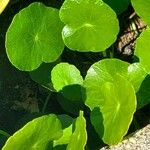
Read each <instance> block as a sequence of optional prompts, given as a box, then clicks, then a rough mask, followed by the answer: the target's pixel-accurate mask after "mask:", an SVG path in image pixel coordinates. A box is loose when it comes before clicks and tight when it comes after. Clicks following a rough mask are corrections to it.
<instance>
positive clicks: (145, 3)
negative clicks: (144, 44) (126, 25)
mask: <svg viewBox="0 0 150 150" xmlns="http://www.w3.org/2000/svg"><path fill="white" fill-rule="evenodd" d="M131 2H132V6H133V8H134V9H135V12H136V13H137V14H138V15H139V16H140V17H141V18H142V19H143V20H144V21H145V22H146V23H147V24H148V25H149V26H150V13H149V4H150V0H131Z"/></svg>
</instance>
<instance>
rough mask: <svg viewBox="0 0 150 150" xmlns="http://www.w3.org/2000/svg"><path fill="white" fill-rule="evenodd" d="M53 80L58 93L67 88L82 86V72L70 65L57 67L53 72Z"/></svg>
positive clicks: (65, 64)
mask: <svg viewBox="0 0 150 150" xmlns="http://www.w3.org/2000/svg"><path fill="white" fill-rule="evenodd" d="M51 77H52V78H51V80H52V83H53V86H54V88H55V89H56V90H57V91H60V90H62V89H63V88H64V87H65V86H70V85H82V83H83V78H82V76H81V75H80V71H79V70H78V69H77V68H76V67H75V66H74V65H70V64H68V63H60V64H58V65H56V66H55V67H54V68H53V70H52V72H51Z"/></svg>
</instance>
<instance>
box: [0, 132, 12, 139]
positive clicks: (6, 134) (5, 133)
mask: <svg viewBox="0 0 150 150" xmlns="http://www.w3.org/2000/svg"><path fill="white" fill-rule="evenodd" d="M0 134H1V135H3V136H5V137H7V138H9V137H10V134H8V133H7V132H5V131H3V130H0Z"/></svg>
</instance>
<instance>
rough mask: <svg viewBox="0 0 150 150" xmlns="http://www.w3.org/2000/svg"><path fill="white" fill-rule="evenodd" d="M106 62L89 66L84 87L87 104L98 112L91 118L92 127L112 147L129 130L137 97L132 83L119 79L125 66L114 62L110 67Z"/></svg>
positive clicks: (123, 72)
mask: <svg viewBox="0 0 150 150" xmlns="http://www.w3.org/2000/svg"><path fill="white" fill-rule="evenodd" d="M109 61H112V60H103V61H100V62H97V63H95V64H94V65H92V66H91V68H90V69H89V71H88V73H87V76H86V78H85V83H84V86H85V88H86V95H87V99H86V105H87V106H89V107H90V109H91V110H93V111H94V110H95V109H98V112H97V111H96V112H94V113H93V114H94V115H93V114H92V115H91V121H92V124H93V125H94V127H95V129H96V131H97V132H98V134H99V135H100V136H101V137H102V139H103V141H104V142H105V143H107V144H108V145H114V144H117V143H118V142H120V141H121V140H122V138H123V136H124V135H125V134H126V133H127V131H128V128H129V125H130V123H131V121H132V118H133V114H134V112H135V111H136V96H135V91H134V88H133V86H132V84H131V83H130V82H129V81H128V80H126V79H125V78H124V77H123V76H122V74H126V73H127V72H126V70H127V68H126V65H127V66H128V64H126V65H125V64H124V63H122V64H121V62H120V63H119V62H118V61H116V60H113V61H114V64H115V65H114V64H113V61H112V65H110V63H109ZM107 64H109V66H108V65H107ZM119 68H120V69H119ZM121 68H122V69H121ZM123 68H124V69H123ZM95 83H96V84H95ZM95 117H96V118H97V119H95Z"/></svg>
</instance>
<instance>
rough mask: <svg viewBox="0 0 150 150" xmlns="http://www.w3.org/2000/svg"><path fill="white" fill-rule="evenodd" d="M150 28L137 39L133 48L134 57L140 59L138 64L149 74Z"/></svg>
mask: <svg viewBox="0 0 150 150" xmlns="http://www.w3.org/2000/svg"><path fill="white" fill-rule="evenodd" d="M149 39H150V28H147V29H146V30H145V31H144V32H143V33H142V34H141V35H140V37H139V38H138V39H137V42H136V47H135V55H137V56H138V57H139V59H140V64H141V65H142V66H143V67H144V68H145V70H146V72H147V73H149V74H150V53H149V47H150V42H149Z"/></svg>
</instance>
